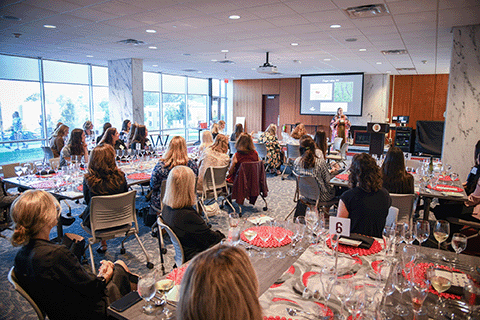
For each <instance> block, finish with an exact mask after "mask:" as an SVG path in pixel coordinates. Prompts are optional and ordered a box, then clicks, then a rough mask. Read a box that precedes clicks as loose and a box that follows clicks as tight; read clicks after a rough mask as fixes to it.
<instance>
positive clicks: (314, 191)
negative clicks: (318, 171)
mask: <svg viewBox="0 0 480 320" xmlns="http://www.w3.org/2000/svg"><path fill="white" fill-rule="evenodd" d="M295 176H296V178H297V181H298V195H299V196H300V197H303V198H307V199H310V200H315V201H317V200H318V199H319V197H320V188H319V187H318V183H317V180H316V179H315V177H311V176H301V175H297V174H295Z"/></svg>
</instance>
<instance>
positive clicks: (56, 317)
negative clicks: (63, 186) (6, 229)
mask: <svg viewBox="0 0 480 320" xmlns="http://www.w3.org/2000/svg"><path fill="white" fill-rule="evenodd" d="M60 212H61V208H60V204H59V203H58V201H57V200H56V199H55V198H54V197H53V196H52V195H51V194H50V193H48V192H45V191H43V190H28V191H26V192H25V193H23V194H22V195H21V196H20V197H19V198H18V199H16V200H15V202H14V203H13V206H12V219H13V221H14V223H15V230H14V233H13V236H12V239H11V242H12V244H13V245H15V246H22V248H21V249H20V250H19V251H18V253H17V256H16V257H15V269H14V270H15V275H16V277H17V278H18V282H19V283H20V285H21V286H22V288H24V289H25V291H26V292H27V293H28V294H29V295H30V296H31V297H32V299H33V300H34V301H35V302H36V303H37V305H38V306H39V307H40V309H41V310H43V311H45V312H46V314H47V316H48V318H49V319H51V320H61V319H106V318H107V307H108V306H109V304H110V303H112V302H113V301H116V300H118V299H119V298H121V297H122V296H123V295H125V294H127V293H129V292H130V291H131V283H130V281H129V279H132V277H134V276H133V275H131V274H130V273H129V270H128V268H127V266H126V265H125V263H124V262H123V261H117V262H115V264H114V263H113V262H110V261H105V260H103V261H102V262H101V266H100V268H99V270H98V274H97V275H94V274H91V273H90V272H89V271H88V270H90V269H88V270H85V269H84V268H83V266H82V265H81V264H80V262H79V261H78V259H77V257H76V256H75V255H74V254H73V253H72V252H70V251H69V250H68V249H67V247H65V246H64V245H59V244H54V243H52V242H50V241H49V236H50V230H51V229H52V228H53V227H55V226H56V225H57V219H58V217H59V215H60Z"/></svg>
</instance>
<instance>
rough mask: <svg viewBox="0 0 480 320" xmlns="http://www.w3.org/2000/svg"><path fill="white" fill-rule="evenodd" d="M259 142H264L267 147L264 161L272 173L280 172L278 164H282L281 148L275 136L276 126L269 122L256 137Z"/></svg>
mask: <svg viewBox="0 0 480 320" xmlns="http://www.w3.org/2000/svg"><path fill="white" fill-rule="evenodd" d="M258 142H259V143H264V144H265V147H266V148H267V157H266V159H265V162H266V163H267V166H268V167H269V168H270V172H271V173H273V174H277V175H279V174H281V172H280V170H279V169H280V166H281V165H282V149H281V148H280V143H278V138H277V126H276V125H275V124H273V123H271V124H270V125H269V126H268V128H267V130H265V132H264V133H262V134H261V135H260V137H259V139H258Z"/></svg>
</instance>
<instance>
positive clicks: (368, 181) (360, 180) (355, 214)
mask: <svg viewBox="0 0 480 320" xmlns="http://www.w3.org/2000/svg"><path fill="white" fill-rule="evenodd" d="M349 180H350V184H351V186H352V189H350V190H348V191H346V192H345V193H343V194H342V196H341V197H340V203H339V204H338V213H337V216H338V217H341V218H350V232H352V233H359V234H363V235H367V236H371V237H377V238H381V237H382V231H383V228H384V227H385V222H386V220H387V215H388V209H389V208H390V206H391V205H392V199H391V198H390V195H389V194H388V191H387V190H386V189H385V188H382V174H381V172H380V168H379V167H378V166H377V163H376V161H375V159H373V158H372V157H371V156H370V155H368V154H366V153H361V154H356V155H354V156H353V160H352V164H351V166H350V176H349Z"/></svg>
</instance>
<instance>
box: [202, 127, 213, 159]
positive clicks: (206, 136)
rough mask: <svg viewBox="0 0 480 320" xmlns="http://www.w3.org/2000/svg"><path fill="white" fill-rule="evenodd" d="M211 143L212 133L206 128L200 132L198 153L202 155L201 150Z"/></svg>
mask: <svg viewBox="0 0 480 320" xmlns="http://www.w3.org/2000/svg"><path fill="white" fill-rule="evenodd" d="M212 144H213V136H212V133H211V132H210V131H208V130H205V131H203V132H202V144H201V145H200V146H199V147H198V155H199V157H202V154H203V152H204V151H205V149H207V148H208V147H210V146H211V145H212Z"/></svg>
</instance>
